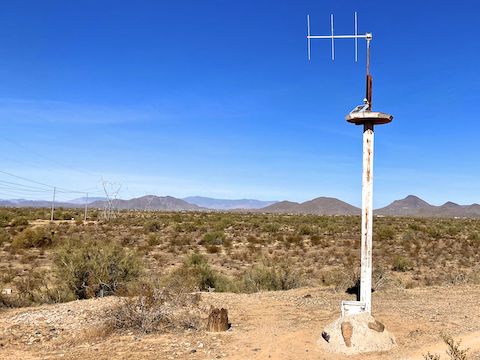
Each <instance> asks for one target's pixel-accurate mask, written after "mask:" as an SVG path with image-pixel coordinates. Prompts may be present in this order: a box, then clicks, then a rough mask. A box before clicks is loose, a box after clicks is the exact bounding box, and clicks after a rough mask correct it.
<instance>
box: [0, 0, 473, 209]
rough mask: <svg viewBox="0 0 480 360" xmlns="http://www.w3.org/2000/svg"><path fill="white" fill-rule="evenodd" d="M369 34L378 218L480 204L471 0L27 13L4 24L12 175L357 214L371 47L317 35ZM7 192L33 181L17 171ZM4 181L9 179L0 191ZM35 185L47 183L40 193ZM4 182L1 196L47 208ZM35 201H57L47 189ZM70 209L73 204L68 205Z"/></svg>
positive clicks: (17, 10) (4, 105) (0, 141)
mask: <svg viewBox="0 0 480 360" xmlns="http://www.w3.org/2000/svg"><path fill="white" fill-rule="evenodd" d="M354 11H358V13H359V28H360V29H359V30H360V32H366V31H371V32H373V36H374V39H373V42H372V73H373V76H374V93H373V107H374V109H376V110H379V111H385V112H389V113H391V114H393V115H394V116H395V118H394V121H393V122H392V123H391V124H389V125H386V126H381V127H377V128H376V138H375V195H374V196H375V201H374V203H375V205H376V206H383V205H386V204H388V203H389V202H391V201H392V200H394V199H398V198H401V197H404V196H406V195H408V194H416V195H418V196H420V197H422V198H424V199H426V200H427V201H429V202H431V203H433V204H441V203H443V202H445V201H448V200H451V201H455V202H458V203H462V204H469V203H473V202H477V203H480V181H479V178H480V166H479V160H478V158H479V155H480V150H479V134H480V120H479V118H478V111H477V108H478V106H480V91H479V89H480V70H479V56H480V41H478V40H477V39H474V38H473V36H474V35H475V34H476V33H477V32H478V28H479V27H480V18H479V17H478V13H479V12H480V5H478V4H477V2H475V1H458V2H455V3H452V2H449V1H415V2H414V1H396V2H390V1H362V2H359V1H319V0H317V1H261V0H260V1H258V0H257V1H250V0H247V1H241V2H239V1H238V2H233V1H226V0H225V1H213V0H211V1H209V0H207V1H202V2H200V1H182V2H173V1H168V2H167V1H135V2H132V1H118V0H117V1H107V0H105V1H82V2H74V1H60V0H59V1H48V0H47V1H42V2H38V1H33V0H32V1H15V2H8V3H7V2H5V3H4V4H3V6H2V11H1V12H0V24H1V25H0V151H1V153H2V160H1V163H2V166H1V167H0V170H3V171H6V172H9V173H12V174H15V175H19V176H22V177H26V178H29V179H35V180H36V181H39V182H42V183H45V184H51V185H55V186H60V187H63V188H68V189H75V190H81V191H84V190H85V191H86V190H88V191H90V192H91V193H95V192H96V193H99V192H100V190H101V186H100V183H101V179H102V178H103V179H105V180H108V181H112V182H116V183H121V184H122V191H121V196H122V197H125V198H129V197H133V196H141V195H145V194H147V193H154V194H158V195H172V196H177V197H183V196H189V195H204V196H213V197H222V198H245V197H252V198H258V199H264V200H267V199H275V200H282V199H289V200H294V201H305V200H308V199H311V198H313V197H317V196H334V197H338V198H340V199H342V200H345V201H348V202H350V203H352V204H355V205H359V204H360V200H361V195H360V190H361V129H360V128H358V127H355V126H353V125H350V124H348V123H346V122H345V120H344V116H345V115H346V114H347V113H348V112H349V111H350V110H351V109H352V108H353V107H354V106H355V105H357V104H359V103H361V101H362V99H363V97H364V81H365V79H364V77H365V75H364V73H365V70H364V69H365V51H364V42H360V44H359V45H360V48H359V62H358V63H355V62H354V61H353V57H354V52H353V41H348V40H343V41H340V40H339V41H338V42H336V60H335V62H334V63H332V61H331V59H330V47H329V43H328V42H322V41H316V42H314V43H313V44H312V61H311V62H310V63H308V61H307V56H306V40H305V34H306V14H310V16H311V21H312V33H317V34H318V33H328V32H329V16H330V13H332V12H333V13H334V14H335V30H336V32H337V33H349V32H351V31H352V30H353V12H354ZM0 180H1V181H11V182H14V183H22V184H28V183H26V182H22V181H21V180H19V179H15V178H11V177H9V176H8V175H5V174H3V175H0ZM4 184H5V183H4ZM30 185H31V186H32V188H31V189H34V188H35V189H37V185H33V184H30ZM2 186H3V185H0V197H4V198H6V197H13V198H16V197H32V198H33V197H38V198H41V197H48V196H47V195H46V194H47V193H48V188H46V187H43V186H42V185H38V190H39V191H38V192H35V191H31V192H30V193H29V192H27V191H24V192H23V193H22V190H20V189H27V188H26V187H25V186H23V187H22V186H20V185H12V184H10V185H9V186H4V187H2ZM40 189H44V190H45V193H42V192H41V191H40ZM62 196H64V197H65V198H71V197H75V196H76V195H73V194H63V195H62Z"/></svg>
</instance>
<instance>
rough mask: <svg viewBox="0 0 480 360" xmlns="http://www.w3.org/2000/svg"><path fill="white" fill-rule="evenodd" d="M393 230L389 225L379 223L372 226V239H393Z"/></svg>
mask: <svg viewBox="0 0 480 360" xmlns="http://www.w3.org/2000/svg"><path fill="white" fill-rule="evenodd" d="M394 237H395V231H393V229H392V228H391V227H389V226H385V225H379V226H377V227H375V228H374V239H375V240H379V241H389V240H393V238H394Z"/></svg>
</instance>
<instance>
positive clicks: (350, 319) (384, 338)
mask: <svg viewBox="0 0 480 360" xmlns="http://www.w3.org/2000/svg"><path fill="white" fill-rule="evenodd" d="M318 344H319V345H320V346H322V347H323V348H324V349H326V350H327V351H329V352H334V353H343V354H346V355H354V354H361V353H366V352H377V351H386V350H390V349H392V348H394V347H395V346H396V342H395V338H394V337H393V335H391V334H390V333H389V332H388V331H387V330H386V329H385V328H384V326H383V325H382V324H381V323H380V322H378V321H376V320H375V318H374V317H373V316H371V315H370V314H369V313H360V314H355V315H348V316H343V317H340V318H339V319H337V320H335V321H334V322H333V323H331V324H329V325H328V326H327V327H326V328H325V330H324V332H323V333H322V337H320V339H319V340H318Z"/></svg>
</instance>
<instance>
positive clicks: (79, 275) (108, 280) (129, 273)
mask: <svg viewBox="0 0 480 360" xmlns="http://www.w3.org/2000/svg"><path fill="white" fill-rule="evenodd" d="M55 265H56V268H57V269H56V270H57V276H58V278H59V279H60V280H61V281H63V282H64V283H65V285H66V286H67V288H68V289H69V290H70V291H71V292H72V293H73V294H74V296H75V298H77V299H86V298H92V297H98V296H106V295H111V294H114V293H115V292H116V291H118V290H119V289H121V288H122V287H123V286H126V285H127V284H128V283H129V282H132V281H134V280H136V279H137V278H138V277H139V275H140V274H141V271H142V268H141V265H140V261H139V259H138V258H137V256H136V255H135V254H133V253H131V252H130V251H128V250H126V249H124V248H123V247H122V246H120V245H119V244H116V243H113V242H103V241H97V240H93V239H87V240H80V239H77V240H72V239H70V240H69V241H67V242H66V243H65V244H64V245H62V246H61V247H59V248H58V249H57V252H56V255H55Z"/></svg>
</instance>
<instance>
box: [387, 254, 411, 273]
mask: <svg viewBox="0 0 480 360" xmlns="http://www.w3.org/2000/svg"><path fill="white" fill-rule="evenodd" d="M412 269H413V264H412V261H411V260H410V259H409V258H407V257H405V256H400V255H397V256H395V257H394V258H393V265H392V270H393V271H400V272H405V271H409V270H412Z"/></svg>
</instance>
